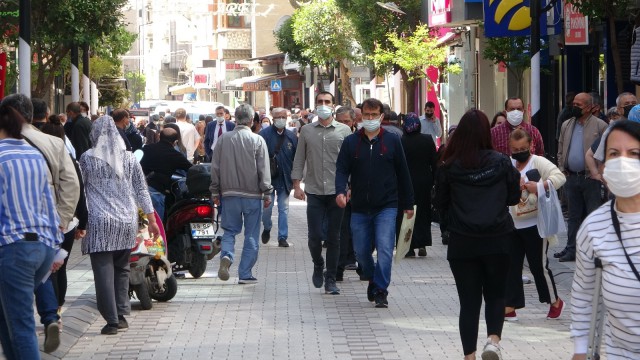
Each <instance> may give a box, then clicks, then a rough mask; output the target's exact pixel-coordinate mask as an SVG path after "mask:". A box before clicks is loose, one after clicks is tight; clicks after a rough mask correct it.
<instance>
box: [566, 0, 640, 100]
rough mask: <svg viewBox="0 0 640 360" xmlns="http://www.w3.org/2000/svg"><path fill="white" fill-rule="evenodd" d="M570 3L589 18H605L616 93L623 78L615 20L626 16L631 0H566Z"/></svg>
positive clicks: (622, 82)
mask: <svg viewBox="0 0 640 360" xmlns="http://www.w3.org/2000/svg"><path fill="white" fill-rule="evenodd" d="M566 3H567V4H572V5H573V6H574V7H575V8H576V9H577V10H578V11H580V13H581V14H583V15H585V16H588V17H589V18H590V19H595V18H600V19H607V20H608V22H609V41H610V42H611V54H612V56H613V67H614V69H615V75H616V88H617V90H618V94H620V93H622V92H623V91H624V79H623V77H622V61H621V60H620V51H619V46H618V32H617V31H616V20H617V18H618V17H623V16H624V17H626V16H627V14H628V10H629V6H630V5H631V4H632V3H635V1H632V0H566ZM639 23H640V13H637V15H636V26H637V25H638V24H639Z"/></svg>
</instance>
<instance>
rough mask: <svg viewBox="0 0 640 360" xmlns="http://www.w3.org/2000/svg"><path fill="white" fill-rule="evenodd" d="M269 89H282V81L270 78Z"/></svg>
mask: <svg viewBox="0 0 640 360" xmlns="http://www.w3.org/2000/svg"><path fill="white" fill-rule="evenodd" d="M271 91H282V81H281V80H279V79H278V80H271Z"/></svg>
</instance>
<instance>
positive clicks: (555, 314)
mask: <svg viewBox="0 0 640 360" xmlns="http://www.w3.org/2000/svg"><path fill="white" fill-rule="evenodd" d="M558 300H560V304H559V305H558V307H554V306H553V305H551V306H550V307H549V313H548V314H547V319H557V318H559V317H560V315H562V310H564V301H562V299H558Z"/></svg>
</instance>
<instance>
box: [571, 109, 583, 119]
mask: <svg viewBox="0 0 640 360" xmlns="http://www.w3.org/2000/svg"><path fill="white" fill-rule="evenodd" d="M569 114H570V115H571V117H574V118H576V119H577V118H580V117H581V116H582V109H581V108H579V107H577V106H571V108H570V109H569Z"/></svg>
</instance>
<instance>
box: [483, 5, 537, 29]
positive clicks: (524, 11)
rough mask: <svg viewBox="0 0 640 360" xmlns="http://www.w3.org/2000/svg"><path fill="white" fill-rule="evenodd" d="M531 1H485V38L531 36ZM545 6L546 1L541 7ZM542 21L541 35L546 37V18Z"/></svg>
mask: <svg viewBox="0 0 640 360" xmlns="http://www.w3.org/2000/svg"><path fill="white" fill-rule="evenodd" d="M530 1H531V0H484V31H485V36H486V37H505V36H525V35H529V28H530V27H531V10H530V9H529V2H530ZM534 1H535V0H534ZM538 1H540V0H538ZM543 6H544V0H542V1H541V7H543ZM540 21H541V26H540V32H541V35H545V33H546V32H545V30H546V19H545V17H544V16H541V19H540Z"/></svg>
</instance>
